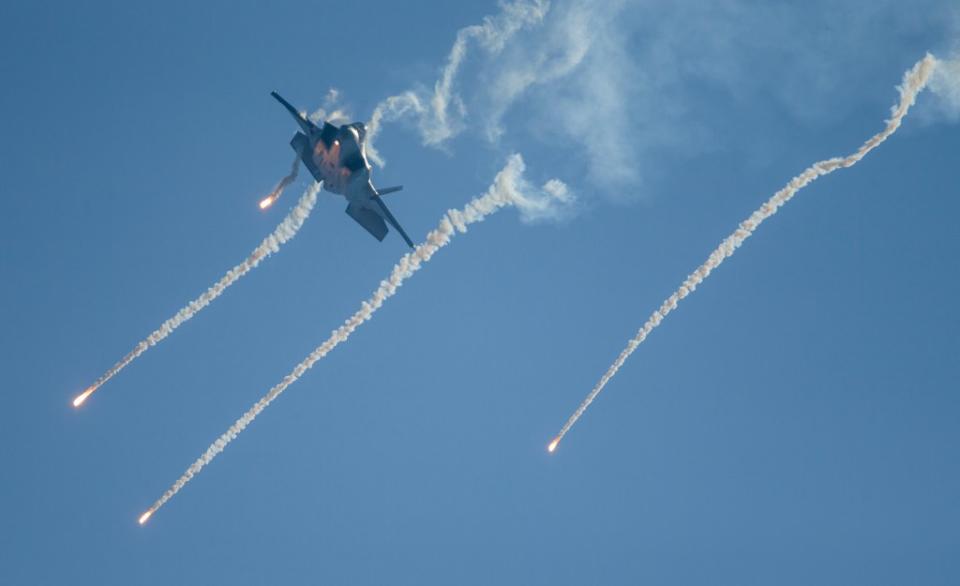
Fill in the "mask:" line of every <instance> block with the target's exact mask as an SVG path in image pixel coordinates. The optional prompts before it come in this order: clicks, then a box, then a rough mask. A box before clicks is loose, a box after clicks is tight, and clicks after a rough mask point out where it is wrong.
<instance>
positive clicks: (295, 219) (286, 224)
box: [73, 183, 320, 407]
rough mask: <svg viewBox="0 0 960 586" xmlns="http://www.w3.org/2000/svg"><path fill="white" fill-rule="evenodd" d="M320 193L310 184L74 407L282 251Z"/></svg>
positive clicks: (79, 397)
mask: <svg viewBox="0 0 960 586" xmlns="http://www.w3.org/2000/svg"><path fill="white" fill-rule="evenodd" d="M319 191H320V184H319V183H314V184H313V185H311V186H310V187H309V188H308V189H307V191H306V192H305V193H304V194H303V196H302V197H301V198H300V201H299V202H298V203H297V205H296V207H294V208H293V210H292V211H291V212H290V213H289V214H287V217H286V218H284V219H283V221H282V222H280V224H279V225H278V226H277V227H276V229H275V230H274V231H273V233H272V234H270V235H269V236H267V237H266V238H264V240H263V242H261V243H260V246H258V247H256V248H255V249H254V250H253V252H252V253H250V256H248V257H247V258H246V259H244V261H243V262H241V263H240V264H238V265H237V266H235V267H233V268H232V269H230V270H229V271H227V273H226V274H225V275H224V276H223V277H222V278H221V279H220V280H219V281H217V282H216V283H214V284H213V285H212V286H211V287H210V288H209V289H207V290H206V291H204V292H203V294H202V295H200V296H199V297H197V298H196V299H194V300H193V301H191V302H190V303H189V304H187V305H186V306H185V307H184V308H183V309H181V310H180V311H178V312H177V313H176V315H174V316H173V317H171V318H170V319H168V320H167V321H165V322H163V324H161V326H160V327H159V328H157V329H156V331H154V332H153V333H152V334H150V335H149V336H147V338H146V339H145V340H143V341H142V342H140V343H139V344H137V346H136V347H135V348H134V349H133V350H131V351H130V352H129V353H128V354H127V355H126V356H124V357H123V358H122V359H121V360H120V362H117V363H116V364H115V365H114V366H113V367H112V368H111V369H110V370H108V371H107V372H105V373H103V375H102V376H101V377H100V378H98V379H97V380H96V382H94V383H93V384H92V385H91V386H90V387H89V388H87V390H85V391H84V392H83V393H81V394H80V395H78V396H77V398H76V399H74V400H73V405H74V407H79V406H80V405H81V404H82V403H83V402H84V401H86V400H87V398H88V397H90V395H92V394H93V393H94V392H95V391H96V390H97V389H99V388H100V387H101V386H103V384H104V383H106V382H107V381H108V380H110V379H111V378H113V377H114V376H116V375H117V373H119V372H120V371H121V370H123V369H124V368H126V366H127V365H129V364H130V363H131V362H133V361H134V360H136V359H137V358H138V357H139V356H140V355H141V354H143V353H144V352H146V351H147V350H148V349H149V348H150V347H151V346H156V345H157V344H158V343H160V341H161V340H163V339H164V338H166V337H167V336H169V335H170V334H171V333H173V331H174V330H175V329H177V328H178V327H180V325H181V324H182V323H183V322H185V321H187V320H188V319H190V318H192V317H193V316H194V315H196V314H197V312H199V311H200V310H201V309H203V308H204V307H206V306H208V305H210V303H211V302H212V301H213V300H214V299H216V298H217V297H219V296H220V295H221V294H222V293H223V292H224V291H225V290H226V289H227V287H229V286H230V285H232V284H234V283H235V282H236V281H237V280H238V279H240V277H242V276H244V275H246V274H247V273H249V272H250V271H251V270H253V269H254V268H256V267H257V265H259V264H260V261H262V260H263V259H265V258H266V257H268V256H270V255H271V254H273V253H275V252H279V251H280V246H281V245H282V244H284V243H286V242H287V241H289V240H290V239H291V238H293V237H294V236H296V234H297V231H299V230H300V227H301V226H303V223H304V222H305V221H306V219H307V218H308V217H309V216H310V212H311V211H312V210H313V206H314V204H315V203H316V202H317V193H318V192H319Z"/></svg>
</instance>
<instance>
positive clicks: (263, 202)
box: [260, 194, 277, 210]
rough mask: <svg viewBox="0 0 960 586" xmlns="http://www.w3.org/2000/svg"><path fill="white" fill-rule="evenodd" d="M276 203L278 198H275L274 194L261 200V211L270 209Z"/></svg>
mask: <svg viewBox="0 0 960 586" xmlns="http://www.w3.org/2000/svg"><path fill="white" fill-rule="evenodd" d="M275 201H277V198H275V197H273V195H272V194H271V195H268V196H267V197H265V198H263V199H262V200H260V209H261V210H265V209H267V208H268V207H270V206H272V205H273V202H275Z"/></svg>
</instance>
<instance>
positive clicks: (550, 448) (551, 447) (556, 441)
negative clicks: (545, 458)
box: [547, 438, 560, 454]
mask: <svg viewBox="0 0 960 586" xmlns="http://www.w3.org/2000/svg"><path fill="white" fill-rule="evenodd" d="M559 443H560V438H554V440H553V441H552V442H550V445H549V446H547V451H548V452H550V453H551V454H552V453H553V452H554V450H556V449H557V444H559Z"/></svg>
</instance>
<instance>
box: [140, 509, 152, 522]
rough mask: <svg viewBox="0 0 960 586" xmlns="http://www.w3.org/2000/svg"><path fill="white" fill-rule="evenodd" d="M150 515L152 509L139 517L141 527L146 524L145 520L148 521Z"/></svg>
mask: <svg viewBox="0 0 960 586" xmlns="http://www.w3.org/2000/svg"><path fill="white" fill-rule="evenodd" d="M152 514H153V509H150V510H149V511H147V512H146V513H144V514H142V515H140V521H139V523H140V524H141V525H143V524H144V523H146V522H147V520H148V519H150V515H152Z"/></svg>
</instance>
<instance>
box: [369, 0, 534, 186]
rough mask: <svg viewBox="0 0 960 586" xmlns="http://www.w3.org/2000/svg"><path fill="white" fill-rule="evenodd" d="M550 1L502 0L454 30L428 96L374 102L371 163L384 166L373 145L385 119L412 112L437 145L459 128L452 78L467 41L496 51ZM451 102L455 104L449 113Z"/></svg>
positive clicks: (459, 109) (406, 95)
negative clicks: (493, 10)
mask: <svg viewBox="0 0 960 586" xmlns="http://www.w3.org/2000/svg"><path fill="white" fill-rule="evenodd" d="M549 9H550V3H549V2H548V1H547V0H529V1H528V0H517V1H515V2H512V3H504V4H501V13H500V14H498V15H496V16H487V17H484V19H483V24H475V25H471V26H468V27H465V28H462V29H460V30H459V31H457V38H456V40H455V41H454V43H453V46H452V47H451V48H450V53H449V54H448V55H447V63H446V65H444V67H443V69H442V70H441V73H440V79H438V80H437V81H436V83H435V84H434V87H433V94H432V95H430V96H429V97H428V96H425V95H423V94H422V93H417V92H414V91H406V92H403V93H401V94H398V95H396V96H391V97H389V98H387V99H385V100H384V101H382V102H380V103H379V104H377V106H376V108H374V110H373V114H372V115H371V116H370V121H369V122H368V123H367V139H366V150H367V157H368V158H369V159H370V161H372V162H373V163H374V164H376V165H378V166H380V167H383V165H384V163H385V162H384V160H383V158H382V157H381V156H380V153H379V152H378V151H377V149H376V148H375V147H374V146H373V143H374V140H375V139H376V137H377V135H378V134H379V133H380V126H381V124H382V123H383V122H384V121H389V120H397V119H399V118H402V117H403V116H406V115H408V114H411V113H412V114H415V115H416V117H417V119H418V122H417V125H418V127H419V130H420V134H421V135H422V136H423V141H424V143H425V144H427V145H429V146H436V145H439V144H441V143H442V142H443V141H445V140H447V139H449V138H450V137H452V136H454V135H455V134H456V133H457V132H459V131H460V129H461V128H460V124H461V121H460V120H461V119H462V118H463V116H464V115H465V114H466V111H465V108H464V105H463V101H462V100H461V99H460V97H459V96H457V95H456V94H455V93H454V91H453V85H454V80H455V79H456V76H457V73H458V72H459V71H460V66H461V65H462V64H463V60H464V58H465V57H466V55H467V43H468V41H470V40H477V41H478V42H479V43H480V44H481V46H482V47H483V48H484V49H486V50H487V51H488V52H489V53H493V54H496V53H499V52H500V51H502V50H503V47H504V45H505V44H506V42H507V41H508V40H509V39H510V38H511V37H513V36H514V35H515V34H517V32H519V31H520V30H522V29H523V28H524V27H527V26H529V25H533V24H536V23H539V22H541V21H542V20H543V18H544V16H545V15H546V14H547V11H548V10H549ZM451 105H452V106H453V108H454V110H455V111H454V112H453V117H451V112H450V109H451Z"/></svg>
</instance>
